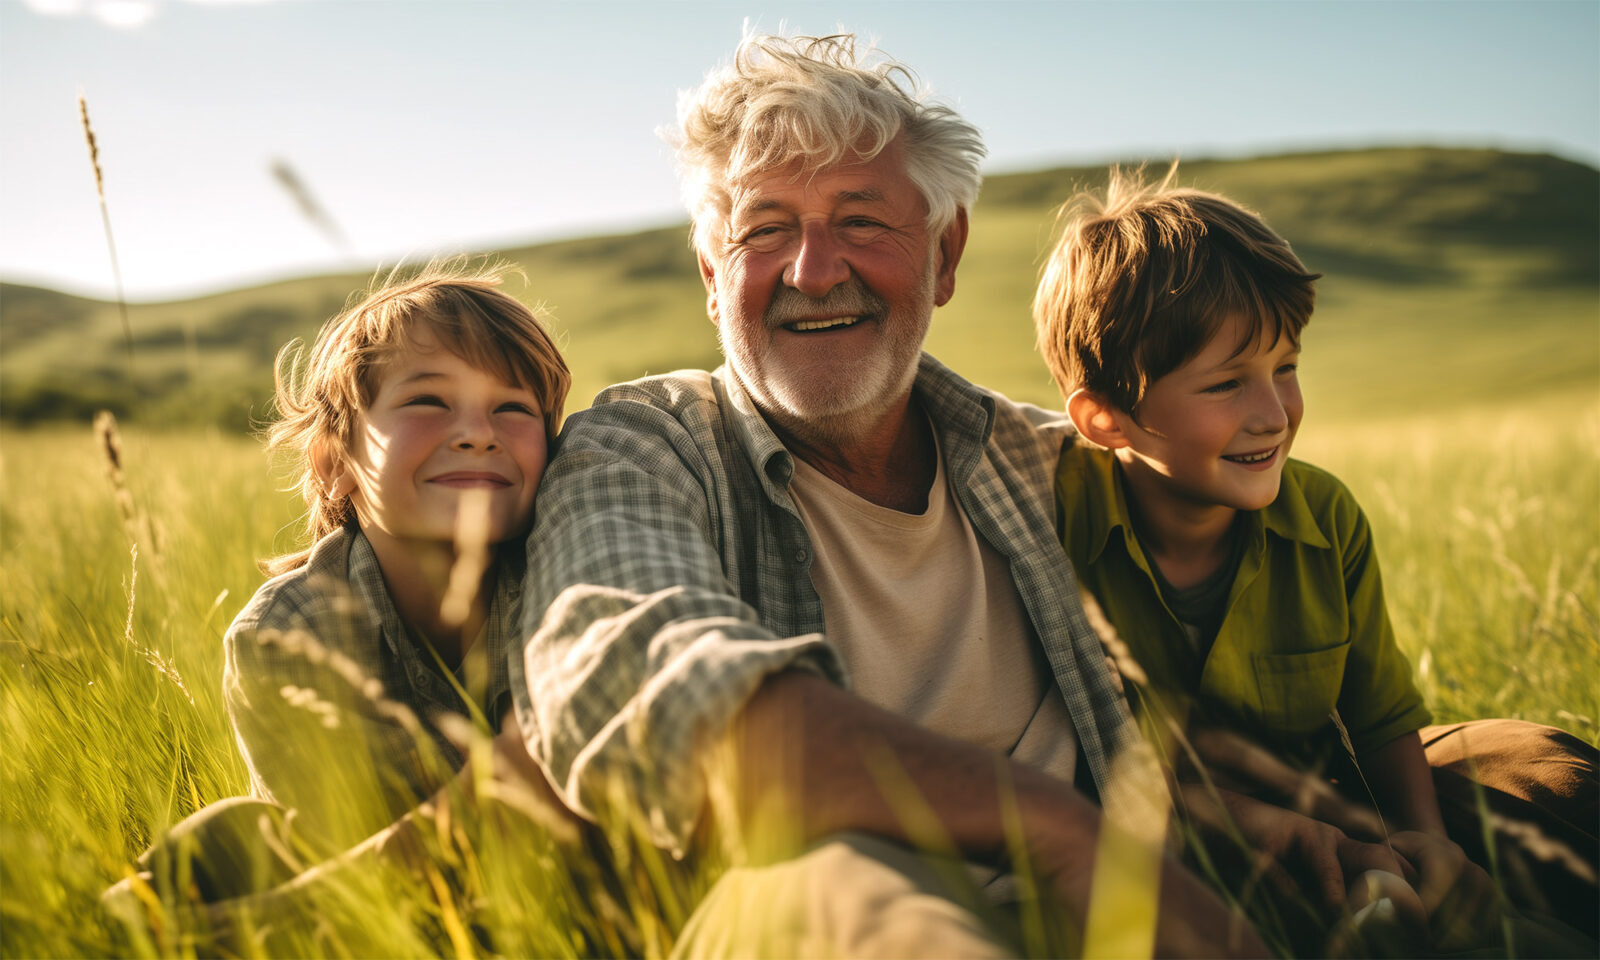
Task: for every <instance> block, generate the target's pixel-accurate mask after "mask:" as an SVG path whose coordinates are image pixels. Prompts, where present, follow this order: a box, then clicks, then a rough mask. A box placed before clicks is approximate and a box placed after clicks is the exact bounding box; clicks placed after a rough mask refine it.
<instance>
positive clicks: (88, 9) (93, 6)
mask: <svg viewBox="0 0 1600 960" xmlns="http://www.w3.org/2000/svg"><path fill="white" fill-rule="evenodd" d="M0 2H4V0H0ZM169 2H170V0H169ZM186 2H188V3H192V4H194V5H195V6H207V7H225V6H244V5H246V4H258V3H272V2H275V0H186ZM23 3H25V4H26V5H27V7H28V9H30V10H32V11H33V12H34V13H38V14H42V15H44V16H47V17H75V16H79V15H82V14H88V15H90V16H92V17H94V18H95V19H96V20H98V21H100V22H101V23H103V24H105V25H106V26H108V27H113V28H115V29H117V30H132V29H135V28H138V27H141V26H144V25H145V24H146V23H149V22H150V20H151V19H152V18H154V17H155V16H156V14H158V13H160V12H161V8H162V6H164V5H166V4H163V3H162V2H161V0H23Z"/></svg>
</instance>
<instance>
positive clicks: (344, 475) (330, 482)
mask: <svg viewBox="0 0 1600 960" xmlns="http://www.w3.org/2000/svg"><path fill="white" fill-rule="evenodd" d="M311 469H313V470H315V471H316V473H317V481H318V483H319V485H320V486H321V487H322V492H323V494H324V495H326V496H327V498H328V499H329V500H343V499H344V498H345V497H348V496H349V495H350V494H351V493H353V492H355V489H356V475H355V471H353V470H351V469H350V465H349V462H348V461H347V460H345V458H344V457H341V456H338V455H337V454H335V453H334V452H333V451H332V450H331V449H329V447H328V444H326V443H318V444H315V445H313V446H312V448H311Z"/></svg>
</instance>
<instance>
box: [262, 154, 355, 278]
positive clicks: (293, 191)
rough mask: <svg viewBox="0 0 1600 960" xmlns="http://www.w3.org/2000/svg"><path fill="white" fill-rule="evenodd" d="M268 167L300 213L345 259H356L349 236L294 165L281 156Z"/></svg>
mask: <svg viewBox="0 0 1600 960" xmlns="http://www.w3.org/2000/svg"><path fill="white" fill-rule="evenodd" d="M270 169H271V171H272V179H274V180H276V181H278V185H279V186H280V187H282V188H283V190H284V192H285V193H287V194H288V195H289V199H291V200H293V201H294V205H295V208H296V209H298V210H299V211H300V215H301V216H303V217H305V218H306V221H307V222H308V223H310V224H311V226H312V227H314V228H315V229H316V231H317V232H318V233H320V234H322V236H323V238H324V239H326V240H327V241H328V243H329V244H331V245H332V246H333V248H334V249H335V250H337V251H339V253H340V254H342V255H343V256H344V257H345V259H347V260H350V261H352V262H353V261H354V260H355V259H356V252H355V248H354V247H352V246H351V245H350V240H349V238H348V237H347V236H345V232H344V231H343V230H342V229H340V227H339V223H338V221H337V220H334V219H333V214H331V213H329V212H328V208H327V207H324V206H323V205H322V204H321V203H320V202H319V201H318V200H317V197H316V195H315V194H313V193H312V192H311V188H310V187H308V186H306V182H305V180H304V179H302V178H301V176H300V174H298V173H296V172H295V169H294V167H292V166H290V164H289V161H287V160H284V159H282V158H281V157H280V158H277V159H274V160H273V161H272V164H271V167H270Z"/></svg>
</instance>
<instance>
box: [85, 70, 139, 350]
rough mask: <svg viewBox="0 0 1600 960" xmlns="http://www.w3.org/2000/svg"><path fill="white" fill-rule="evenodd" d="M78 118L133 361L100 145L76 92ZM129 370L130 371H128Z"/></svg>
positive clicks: (86, 100)
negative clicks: (87, 154)
mask: <svg viewBox="0 0 1600 960" xmlns="http://www.w3.org/2000/svg"><path fill="white" fill-rule="evenodd" d="M78 118H79V119H80V120H81V121H82V122H83V139H84V142H85V143H87V144H88V146H89V165H90V166H91V167H93V168H94V192H95V195H96V196H98V197H99V198H100V223H101V225H102V226H104V227H105V231H106V249H107V250H108V251H109V252H110V253H111V278H112V280H113V281H114V282H115V283H116V285H117V312H118V314H119V315H120V316H121V317H122V339H123V342H124V343H125V344H126V345H127V348H128V363H129V364H130V365H131V364H132V363H133V325H132V324H131V323H129V322H128V298H127V296H126V295H125V294H124V293H123V290H122V264H121V263H120V262H119V261H118V260H117V242H116V240H115V239H114V238H113V237H112V235H111V211H110V209H109V208H108V207H107V206H106V180H105V176H104V174H103V172H102V171H101V169H100V145H99V143H98V142H97V141H96V140H95V136H94V126H93V125H92V124H90V123H89V101H88V99H87V98H85V97H84V95H83V93H82V91H79V93H78ZM130 372H131V371H130Z"/></svg>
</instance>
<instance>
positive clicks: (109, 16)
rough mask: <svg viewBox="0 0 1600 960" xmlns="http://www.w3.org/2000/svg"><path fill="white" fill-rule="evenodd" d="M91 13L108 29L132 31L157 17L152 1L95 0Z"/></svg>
mask: <svg viewBox="0 0 1600 960" xmlns="http://www.w3.org/2000/svg"><path fill="white" fill-rule="evenodd" d="M89 12H90V13H92V14H94V18H95V19H96V20H99V21H100V22H101V23H103V24H105V25H106V26H108V27H115V28H116V29H118V30H132V29H134V28H136V27H142V26H144V25H145V24H146V23H149V22H150V18H151V17H153V16H155V15H156V5H155V4H154V3H153V2H151V0H93V2H92V3H90V4H89Z"/></svg>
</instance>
